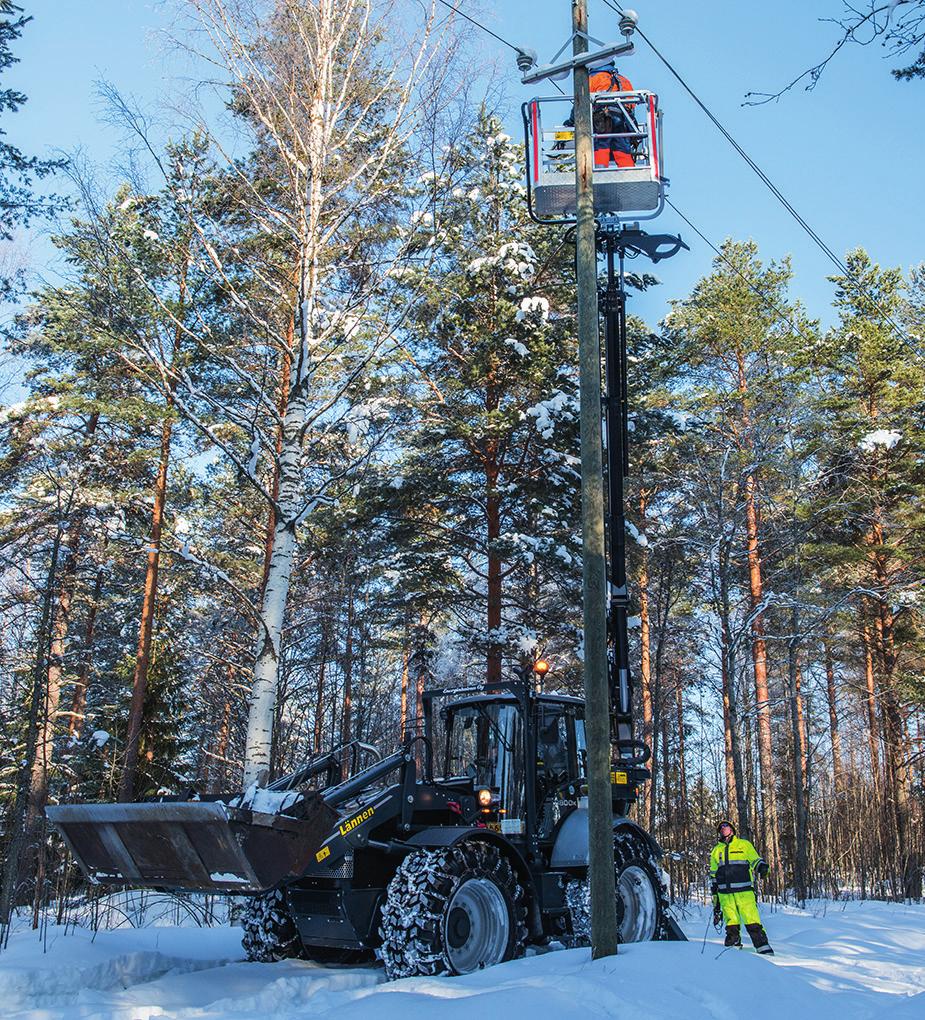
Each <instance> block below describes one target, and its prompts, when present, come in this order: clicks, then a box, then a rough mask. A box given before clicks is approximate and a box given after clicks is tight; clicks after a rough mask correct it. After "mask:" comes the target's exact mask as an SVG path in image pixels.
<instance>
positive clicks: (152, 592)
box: [119, 407, 173, 803]
mask: <svg viewBox="0 0 925 1020" xmlns="http://www.w3.org/2000/svg"><path fill="white" fill-rule="evenodd" d="M169 411H170V409H169V407H168V414H167V417H165V418H164V422H163V424H162V425H161V454H160V461H159V463H158V468H157V477H156V479H155V481H154V507H153V509H152V511H151V537H150V539H149V542H148V562H147V569H146V571H145V590H144V599H143V601H142V604H141V623H140V625H139V628H138V649H137V652H136V654H135V674H134V676H133V677H132V701H131V705H130V706H129V714H128V726H127V729H126V737H125V764H124V767H123V770H122V780H121V782H120V783H119V800H120V801H122V802H123V803H124V802H126V801H131V800H133V799H134V797H135V772H136V769H137V766H138V746H139V743H140V740H141V727H142V723H143V716H144V706H145V696H146V695H147V691H148V667H149V665H150V663H151V637H152V634H153V632H154V614H155V610H156V607H157V575H158V570H159V568H160V560H161V533H162V530H163V527H164V507H165V505H166V502H167V471H168V468H169V466H170V441H171V436H172V434H173V417H172V416H171V414H170V413H169Z"/></svg>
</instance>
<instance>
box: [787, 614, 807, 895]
mask: <svg viewBox="0 0 925 1020" xmlns="http://www.w3.org/2000/svg"><path fill="white" fill-rule="evenodd" d="M790 630H791V635H792V636H791V638H790V641H789V642H788V647H787V652H788V656H787V658H788V661H787V677H788V680H789V687H790V691H789V695H790V697H789V698H788V699H787V700H788V701H789V703H790V735H791V771H792V774H793V818H794V851H793V865H794V873H793V886H794V891H795V893H796V896H797V899H798V900H799V902H800V905H801V906H802V905H803V904H804V903H805V901H806V873H807V852H806V851H807V824H806V821H807V819H806V799H805V798H806V760H805V745H804V739H803V727H802V718H801V716H802V710H801V705H800V663H799V654H800V653H799V644H798V642H797V638H796V635H797V633H798V632H799V619H798V616H797V611H796V609H793V610H792V611H791V617H790Z"/></svg>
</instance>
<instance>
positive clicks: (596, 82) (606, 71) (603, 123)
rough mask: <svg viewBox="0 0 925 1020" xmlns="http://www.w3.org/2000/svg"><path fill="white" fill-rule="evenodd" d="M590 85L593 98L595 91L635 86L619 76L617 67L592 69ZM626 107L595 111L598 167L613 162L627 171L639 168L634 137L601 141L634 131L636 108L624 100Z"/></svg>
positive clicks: (597, 106)
mask: <svg viewBox="0 0 925 1020" xmlns="http://www.w3.org/2000/svg"><path fill="white" fill-rule="evenodd" d="M589 84H590V86H591V93H592V95H593V94H594V93H595V92H632V91H633V85H632V83H631V82H630V80H629V78H626V77H624V76H623V75H622V74H620V73H619V72H618V71H617V69H616V67H615V66H614V64H613V63H612V62H611V63H610V64H607V65H605V66H604V67H593V68H591V71H590V79H589ZM622 105H623V108H622V109H621V108H620V106H619V105H617V104H616V103H614V105H613V106H601V105H596V106H594V107H593V108H592V109H593V111H594V113H593V116H592V127H593V129H594V165H595V166H596V167H599V168H604V167H607V166H610V161H611V159H613V161H614V163H616V164H617V166H618V167H622V168H624V169H628V168H630V167H634V166H635V165H636V159H635V157H634V155H633V140H632V139H631V138H601V137H599V136H600V135H614V134H621V133H624V132H628V131H635V130H636V124H635V122H634V121H633V106H634V105H635V104H633V103H629V102H627V101H626V100H624V101H623V104H622Z"/></svg>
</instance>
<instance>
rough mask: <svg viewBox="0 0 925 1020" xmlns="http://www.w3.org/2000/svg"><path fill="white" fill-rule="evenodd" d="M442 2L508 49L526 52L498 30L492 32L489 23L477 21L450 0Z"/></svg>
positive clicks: (442, 0)
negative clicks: (503, 37)
mask: <svg viewBox="0 0 925 1020" xmlns="http://www.w3.org/2000/svg"><path fill="white" fill-rule="evenodd" d="M440 3H442V4H443V6H444V7H449V9H450V10H451V11H455V12H456V13H457V14H458V15H459V16H460V17H461V18H465V19H466V21H468V22H470V24H473V25H475V26H476V28H480V29H481V30H482V31H483V32H487V33H488V34H489V35H490V36H491V37H492V38H493V39H497V40H498V42H499V43H502V44H503V45H504V46H507V47H508V49H512V50H513V51H514V52H515V53H523V52H524V51H523V49H522V48H521V47H520V46H515V45H514V44H513V43H512V42H508V41H507V39H502V38H501V36H500V35H498V33H497V32H492V30H491V29H490V28H488V26H487V25H483V24H482V23H481V21H476V20H475V18H473V17H470V16H469V15H468V14H466V12H465V11H461V10H460V9H459V8H458V7H456V6H455V5H453V4H451V3H450V2H449V0H440Z"/></svg>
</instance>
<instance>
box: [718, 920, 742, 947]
mask: <svg viewBox="0 0 925 1020" xmlns="http://www.w3.org/2000/svg"><path fill="white" fill-rule="evenodd" d="M723 945H724V946H726V947H727V948H729V949H741V948H742V936H741V929H740V928H739V926H738V925H737V924H727V925H726V941H725V942H724V943H723Z"/></svg>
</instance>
